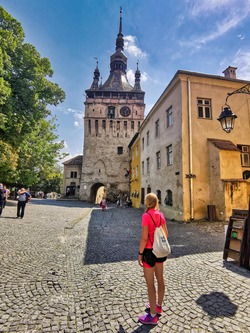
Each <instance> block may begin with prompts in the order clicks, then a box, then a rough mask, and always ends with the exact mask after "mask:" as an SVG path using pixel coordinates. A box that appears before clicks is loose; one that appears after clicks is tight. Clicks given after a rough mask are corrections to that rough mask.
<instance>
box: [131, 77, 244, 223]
mask: <svg viewBox="0 0 250 333" xmlns="http://www.w3.org/2000/svg"><path fill="white" fill-rule="evenodd" d="M243 85H244V81H239V80H232V79H226V78H224V77H222V76H221V77H219V76H218V77H217V76H214V75H205V74H196V73H191V72H190V74H189V73H187V72H183V71H180V72H178V73H177V74H176V75H175V76H174V78H173V79H172V81H171V82H170V84H169V85H168V86H167V88H166V89H165V91H164V92H163V94H162V95H161V96H160V98H159V99H158V100H157V102H156V104H155V105H154V106H153V108H152V109H151V111H150V112H149V114H148V115H147V117H146V119H145V120H144V122H143V123H142V126H141V128H140V130H139V136H140V141H141V142H142V139H143V138H144V141H145V145H144V149H142V150H141V162H140V167H141V163H142V161H144V165H145V168H146V161H147V159H149V160H150V171H149V172H146V170H145V172H144V174H141V180H140V184H141V185H140V186H141V188H143V189H144V190H145V193H147V190H148V189H149V188H150V190H151V191H152V192H155V193H156V192H157V191H161V197H162V201H161V206H160V209H161V210H162V211H163V212H164V214H165V215H166V217H168V218H170V219H174V220H184V221H189V220H191V219H194V220H200V219H206V218H207V217H208V206H210V205H215V206H216V214H217V217H218V219H227V217H228V212H229V211H230V210H231V209H232V208H235V209H237V208H238V207H237V206H240V197H241V199H242V198H243V197H244V200H247V192H246V190H245V189H244V186H245V185H243V184H244V183H245V182H242V183H241V185H239V186H238V188H240V191H241V192H242V196H240V195H236V192H235V200H234V204H233V205H232V204H231V203H230V202H229V198H230V196H229V195H227V194H226V193H227V192H225V180H226V181H228V180H229V179H233V180H234V181H241V180H242V177H243V176H242V173H243V171H245V170H250V166H249V167H245V168H243V167H242V166H241V160H240V152H237V151H228V150H220V149H218V148H217V147H215V146H213V144H211V143H209V140H208V139H213V138H215V139H217V140H230V141H231V142H232V144H234V145H235V146H237V145H249V146H250V135H249V133H250V113H249V111H248V110H249V109H250V101H248V99H249V96H247V95H243V94H238V95H232V96H231V97H230V98H229V100H228V103H229V105H230V106H231V108H232V110H233V112H235V113H237V115H238V118H237V119H236V121H235V128H234V130H233V131H232V132H231V133H229V134H228V133H226V132H224V131H223V130H222V129H221V126H220V123H219V122H218V120H217V118H218V117H219V115H220V113H221V111H222V106H223V105H224V103H225V99H226V96H227V93H228V92H232V91H234V90H236V89H238V88H240V87H242V86H243ZM197 99H209V100H210V101H211V115H212V116H211V118H210V119H206V118H199V117H198V106H197ZM169 107H172V109H173V125H172V126H170V127H167V124H166V111H167V110H168V108H169ZM157 120H159V121H160V135H158V136H157V137H156V135H155V124H156V121H157ZM148 132H149V134H150V140H149V141H150V142H149V145H146V137H147V133H148ZM168 145H172V149H173V163H172V164H171V165H167V163H166V147H167V146H168ZM210 146H211V147H210ZM157 152H160V154H161V167H160V168H157V165H156V153H157ZM133 186H134V185H133ZM227 186H228V185H227ZM131 188H132V187H131ZM133 188H134V187H133ZM247 188H248V187H247V186H246V189H247ZM167 190H171V191H172V195H173V204H172V205H167V204H165V202H164V198H165V195H166V192H167ZM244 193H245V194H244ZM236 198H238V199H236ZM227 207H229V208H227Z"/></svg>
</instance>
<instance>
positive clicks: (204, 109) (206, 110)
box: [197, 98, 212, 119]
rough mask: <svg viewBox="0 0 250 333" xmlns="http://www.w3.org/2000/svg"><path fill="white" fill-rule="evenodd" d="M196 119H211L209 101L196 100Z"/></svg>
mask: <svg viewBox="0 0 250 333" xmlns="http://www.w3.org/2000/svg"><path fill="white" fill-rule="evenodd" d="M197 106H198V118H204V119H212V110H211V99H205V98H198V99H197Z"/></svg>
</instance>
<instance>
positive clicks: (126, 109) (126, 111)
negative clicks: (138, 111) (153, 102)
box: [120, 106, 131, 117]
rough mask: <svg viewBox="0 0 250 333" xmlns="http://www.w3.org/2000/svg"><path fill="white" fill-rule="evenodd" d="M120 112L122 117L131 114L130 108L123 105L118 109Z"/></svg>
mask: <svg viewBox="0 0 250 333" xmlns="http://www.w3.org/2000/svg"><path fill="white" fill-rule="evenodd" d="M120 114H121V115H122V116H123V117H128V116H129V115H130V114H131V110H130V108H129V107H128V106H123V107H122V108H121V110H120Z"/></svg>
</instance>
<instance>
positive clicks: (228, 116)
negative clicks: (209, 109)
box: [217, 83, 250, 133]
mask: <svg viewBox="0 0 250 333" xmlns="http://www.w3.org/2000/svg"><path fill="white" fill-rule="evenodd" d="M234 94H249V95H250V83H248V84H246V85H245V86H243V87H241V88H239V89H237V90H235V91H233V92H231V93H228V94H227V98H226V102H225V104H224V106H223V107H222V112H221V114H220V116H219V118H218V119H217V120H218V121H219V122H220V124H221V127H222V129H223V130H224V131H225V132H227V133H230V132H231V130H232V129H233V128H234V120H235V119H236V118H237V116H236V115H235V114H234V113H233V112H232V110H231V107H230V106H229V105H228V104H227V99H228V97H230V96H232V95H234Z"/></svg>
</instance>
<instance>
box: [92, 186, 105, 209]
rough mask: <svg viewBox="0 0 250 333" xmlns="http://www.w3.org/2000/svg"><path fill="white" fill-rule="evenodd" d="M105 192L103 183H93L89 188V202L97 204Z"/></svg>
mask: <svg viewBox="0 0 250 333" xmlns="http://www.w3.org/2000/svg"><path fill="white" fill-rule="evenodd" d="M105 193H106V188H105V185H104V184H102V183H95V184H93V185H92V186H91V189H90V202H92V203H94V204H99V203H100V201H101V199H102V197H103V195H105Z"/></svg>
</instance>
